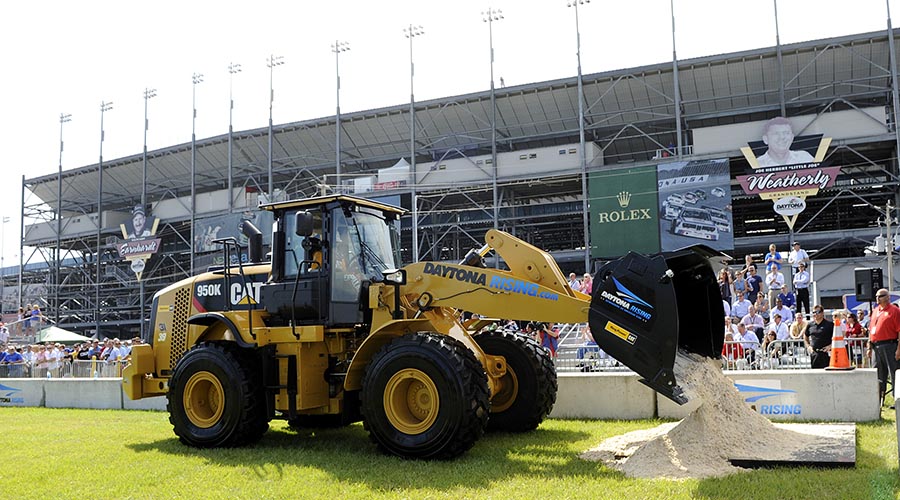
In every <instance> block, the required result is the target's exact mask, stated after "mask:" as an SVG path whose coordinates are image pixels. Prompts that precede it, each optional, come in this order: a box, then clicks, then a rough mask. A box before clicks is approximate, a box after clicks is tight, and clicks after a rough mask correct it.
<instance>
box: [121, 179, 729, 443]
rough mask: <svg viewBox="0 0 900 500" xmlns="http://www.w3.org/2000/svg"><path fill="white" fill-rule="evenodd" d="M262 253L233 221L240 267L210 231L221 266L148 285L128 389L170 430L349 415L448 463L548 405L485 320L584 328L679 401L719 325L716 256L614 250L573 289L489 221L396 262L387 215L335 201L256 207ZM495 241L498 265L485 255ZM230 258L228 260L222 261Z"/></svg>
mask: <svg viewBox="0 0 900 500" xmlns="http://www.w3.org/2000/svg"><path fill="white" fill-rule="evenodd" d="M262 208H263V209H265V210H269V211H271V212H272V214H273V216H274V223H273V231H272V241H271V256H270V258H268V259H265V260H264V259H263V256H262V235H261V233H260V232H259V230H257V229H256V228H255V227H253V226H252V224H250V223H244V227H243V229H242V232H243V234H244V235H245V236H246V237H247V239H248V243H247V255H248V258H247V259H246V260H248V262H246V263H244V262H242V260H243V259H242V255H244V254H243V253H242V251H241V249H242V248H243V247H241V246H240V245H239V244H238V241H237V240H235V239H234V238H230V239H223V240H220V241H219V242H218V243H219V244H221V245H222V247H223V252H224V254H225V256H224V257H225V258H224V262H225V265H223V266H221V267H218V268H211V269H209V270H208V271H207V272H204V273H202V274H199V275H197V276H194V277H191V278H188V279H184V280H182V281H180V282H177V283H175V284H172V285H170V286H169V287H167V288H165V289H163V290H160V291H159V292H158V293H156V295H155V296H154V298H153V302H152V309H151V314H150V325H151V330H152V333H151V335H152V338H151V339H150V342H149V344H148V345H140V346H135V347H134V349H133V351H132V355H131V363H130V364H129V365H128V366H127V367H126V368H125V370H124V374H123V381H122V383H123V386H124V389H125V392H126V394H127V395H128V396H129V397H130V398H131V399H140V398H146V397H152V396H160V395H166V396H167V401H168V411H169V414H170V417H169V420H170V422H171V423H172V426H173V428H174V432H175V434H176V435H177V436H178V437H179V438H180V439H181V441H182V442H184V443H186V444H188V445H191V446H197V447H227V446H240V445H243V444H247V443H252V442H255V441H257V440H258V439H260V437H261V436H262V435H263V434H264V433H265V431H266V430H267V429H268V423H269V421H270V420H272V419H275V418H280V419H286V420H288V422H289V423H290V425H291V426H299V427H307V426H339V425H347V424H350V423H352V422H357V421H360V420H362V421H363V423H364V426H365V429H366V430H367V431H368V432H369V435H370V437H371V439H372V440H373V441H374V442H375V443H376V444H377V446H378V447H379V448H381V449H382V450H384V451H385V452H388V453H391V454H394V455H398V456H401V457H409V458H428V459H432V458H434V459H444V458H452V457H455V456H457V455H460V454H462V453H464V452H465V451H466V450H468V449H469V448H471V447H472V446H473V445H474V444H475V442H476V441H477V440H478V438H479V437H480V436H481V435H482V434H483V433H484V431H485V430H486V429H500V430H506V431H515V432H522V431H529V430H532V429H535V428H536V427H537V426H538V425H539V424H540V423H541V421H542V420H543V419H544V418H545V417H546V416H547V415H548V414H549V413H550V411H551V409H552V408H553V404H554V402H555V400H556V390H557V381H556V371H555V369H554V366H553V362H552V360H551V358H550V356H549V354H548V353H547V352H546V351H545V350H544V349H542V348H541V346H540V345H539V344H538V343H537V342H535V341H534V340H533V339H531V338H530V337H528V336H526V335H524V334H521V333H517V332H513V331H506V330H504V329H502V328H501V329H497V330H493V331H488V330H486V329H483V328H481V326H483V322H478V321H476V322H472V321H468V322H464V321H463V311H469V312H472V313H477V314H478V315H480V316H483V317H489V318H505V319H513V320H532V321H543V322H558V323H583V322H589V323H590V327H591V331H592V333H593V336H594V338H595V339H596V340H597V342H598V344H599V345H600V346H601V347H602V348H603V349H604V350H605V351H606V352H608V353H609V354H610V355H612V356H613V357H615V358H616V359H617V360H619V361H621V362H622V363H624V364H626V365H628V366H629V367H631V368H632V369H633V370H634V371H635V372H637V373H638V374H639V375H640V376H642V377H643V382H644V383H646V384H647V385H649V386H650V387H652V388H653V389H655V390H657V391H659V392H660V393H661V394H663V395H665V396H667V397H669V398H671V399H672V400H674V401H676V402H678V403H684V402H685V401H686V399H685V397H684V395H683V394H682V392H681V389H680V388H679V387H678V385H677V383H676V380H675V377H674V375H673V373H672V369H673V366H674V359H675V354H676V351H677V350H678V349H680V348H683V349H687V350H689V351H692V352H695V353H700V354H702V355H705V356H709V357H718V356H719V353H720V351H721V348H722V341H723V334H722V330H723V329H722V324H723V321H724V317H723V311H722V306H721V298H720V297H719V292H718V287H717V285H716V279H715V274H714V271H713V268H712V266H711V264H710V262H709V259H710V257H712V256H714V255H716V254H715V252H713V251H711V250H709V249H706V248H704V247H700V248H691V249H686V250H683V251H680V252H675V253H672V254H664V255H663V254H660V255H655V256H650V257H647V256H643V255H638V254H634V253H629V254H628V255H626V256H625V257H623V258H621V259H618V260H616V261H613V262H610V263H609V264H607V265H606V266H604V267H603V268H602V269H601V270H600V271H599V272H598V273H597V275H596V278H595V280H594V291H593V294H592V296H589V295H586V294H583V293H581V292H578V291H575V290H572V289H571V288H570V287H569V285H568V283H567V282H566V279H565V277H564V276H563V274H562V272H561V271H560V269H559V267H558V266H557V264H556V262H555V261H554V260H553V259H552V257H550V255H549V254H547V253H546V252H544V251H542V250H540V249H538V248H535V247H533V246H531V245H529V244H528V243H526V242H524V241H521V240H519V239H517V238H515V237H513V236H512V235H509V234H507V233H504V232H502V231H497V230H490V231H488V232H487V234H486V238H485V239H486V241H485V245H484V246H483V247H481V248H479V249H477V250H472V251H470V252H469V254H468V255H467V256H466V258H465V259H464V260H463V261H462V262H461V263H458V264H450V263H437V262H418V263H414V264H410V265H407V266H405V267H400V266H399V258H398V257H399V251H398V247H399V245H398V241H399V239H398V234H399V217H400V216H401V215H403V213H404V212H403V210H402V209H400V208H397V207H393V206H389V205H385V204H382V203H378V202H375V201H372V200H366V199H362V198H355V197H351V196H326V197H319V198H312V199H305V200H297V201H290V202H283V203H273V204H268V205H264V206H262ZM490 251H493V252H495V254H496V255H497V257H498V258H502V262H503V264H504V266H505V267H506V269H502V270H501V269H492V268H487V267H485V265H484V257H485V256H487V254H488V253H489V252H490ZM232 262H233V263H232Z"/></svg>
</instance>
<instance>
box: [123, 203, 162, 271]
mask: <svg viewBox="0 0 900 500" xmlns="http://www.w3.org/2000/svg"><path fill="white" fill-rule="evenodd" d="M119 227H120V229H121V230H122V238H124V241H121V242H119V244H118V245H117V247H116V248H117V250H118V251H119V257H122V258H123V259H125V260H127V261H129V262H131V270H132V271H133V272H134V275H135V277H136V278H137V280H138V281H141V277H142V275H143V274H144V269H145V268H146V267H147V259H149V258H150V256H152V255H153V254H155V253H156V252H158V251H159V249H160V247H161V246H162V240H161V239H160V238H156V230H157V229H158V228H159V219H158V218H156V217H154V216H152V215H151V216H149V217H148V216H147V214H146V212H145V211H144V207H143V206H141V205H137V206H136V207H134V209H133V210H132V211H131V220H129V221H126V223H124V224H120V225H119Z"/></svg>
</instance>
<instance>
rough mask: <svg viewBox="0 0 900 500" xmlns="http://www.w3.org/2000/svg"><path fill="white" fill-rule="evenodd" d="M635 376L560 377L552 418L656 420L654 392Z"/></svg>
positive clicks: (608, 374) (614, 374)
mask: <svg viewBox="0 0 900 500" xmlns="http://www.w3.org/2000/svg"><path fill="white" fill-rule="evenodd" d="M639 378H640V377H638V376H637V375H636V374H634V373H597V372H594V373H560V374H559V375H558V376H557V380H558V381H559V392H558V393H557V394H556V404H555V405H553V411H552V412H551V413H550V417H552V418H600V419H607V418H614V419H623V420H634V419H640V418H653V415H654V414H655V413H656V398H655V396H654V395H655V394H656V393H655V392H654V391H653V389H650V388H649V387H647V386H646V385H644V384H642V383H640V382H639V381H638V380H639Z"/></svg>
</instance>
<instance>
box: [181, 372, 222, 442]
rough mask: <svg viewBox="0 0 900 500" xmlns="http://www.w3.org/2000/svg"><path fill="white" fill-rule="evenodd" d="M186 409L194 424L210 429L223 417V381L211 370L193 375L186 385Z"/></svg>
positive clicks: (184, 397)
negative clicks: (210, 371)
mask: <svg viewBox="0 0 900 500" xmlns="http://www.w3.org/2000/svg"><path fill="white" fill-rule="evenodd" d="M183 403H184V411H185V413H186V414H187V417H188V419H189V420H190V421H191V423H192V424H194V425H196V426H197V427H201V428H204V429H208V428H210V427H212V426H213V425H215V424H216V422H218V421H219V419H221V418H222V412H223V409H224V406H225V404H224V403H225V391H224V390H223V389H222V383H221V382H219V379H218V378H216V376H215V375H213V374H212V373H209V372H197V373H195V374H193V375H191V378H190V379H188V381H187V385H185V387H184V396H183Z"/></svg>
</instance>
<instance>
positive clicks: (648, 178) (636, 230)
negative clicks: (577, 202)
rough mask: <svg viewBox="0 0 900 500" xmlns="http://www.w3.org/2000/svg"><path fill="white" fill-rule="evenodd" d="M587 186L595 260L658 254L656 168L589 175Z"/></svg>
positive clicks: (639, 168) (637, 168)
mask: <svg viewBox="0 0 900 500" xmlns="http://www.w3.org/2000/svg"><path fill="white" fill-rule="evenodd" d="M588 187H589V191H590V219H591V255H592V256H593V257H594V258H611V257H618V256H620V255H624V254H625V253H627V252H628V251H635V252H640V253H655V252H658V251H659V248H660V247H659V231H658V214H657V212H658V210H659V208H658V205H657V195H656V167H655V166H649V167H634V168H624V169H619V170H611V171H606V172H597V173H592V174H591V177H590V182H589V184H588Z"/></svg>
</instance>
